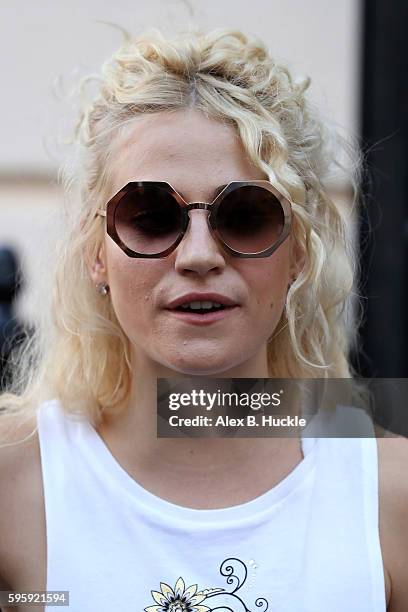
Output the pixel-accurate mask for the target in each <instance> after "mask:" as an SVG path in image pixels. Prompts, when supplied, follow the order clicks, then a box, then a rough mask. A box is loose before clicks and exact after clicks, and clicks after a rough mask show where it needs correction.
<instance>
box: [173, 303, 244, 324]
mask: <svg viewBox="0 0 408 612" xmlns="http://www.w3.org/2000/svg"><path fill="white" fill-rule="evenodd" d="M238 308H239V306H226V307H225V308H222V309H220V310H216V311H212V312H207V313H204V314H199V313H195V312H190V311H188V312H183V311H182V310H174V309H167V312H169V313H170V314H171V315H173V316H174V317H175V318H176V319H179V320H180V321H183V322H184V323H191V324H192V325H210V324H211V323H216V322H217V321H222V320H223V319H226V318H228V317H231V316H232V315H233V314H234V312H236V310H237V309H238Z"/></svg>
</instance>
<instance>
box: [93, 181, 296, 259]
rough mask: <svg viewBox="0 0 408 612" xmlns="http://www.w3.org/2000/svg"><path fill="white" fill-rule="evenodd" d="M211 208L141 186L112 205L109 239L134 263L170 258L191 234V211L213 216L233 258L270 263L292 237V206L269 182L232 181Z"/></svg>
mask: <svg viewBox="0 0 408 612" xmlns="http://www.w3.org/2000/svg"><path fill="white" fill-rule="evenodd" d="M216 193H217V195H216V197H215V199H214V200H213V202H211V203H205V202H191V203H187V202H186V201H185V200H184V198H183V197H182V196H181V195H180V194H179V193H178V192H177V191H176V190H175V189H174V188H173V187H172V186H171V185H169V183H166V182H161V181H136V182H131V183H128V184H127V185H125V186H124V187H122V189H120V191H118V193H116V194H115V195H114V196H113V197H112V198H111V199H110V200H109V202H108V204H107V206H106V211H105V210H102V209H98V213H97V214H98V215H100V216H103V217H106V221H107V223H106V229H107V233H108V235H109V236H110V237H111V238H112V239H113V240H114V241H115V243H116V244H117V245H118V246H119V247H120V248H121V249H122V251H124V253H126V255H128V256H129V257H149V258H159V257H166V256H167V255H169V254H170V253H172V251H174V250H175V249H176V248H177V246H178V244H180V242H181V240H182V239H183V236H184V235H185V234H186V232H187V229H188V225H189V220H190V218H189V211H190V210H195V209H201V210H208V211H209V214H208V217H207V223H208V226H209V229H210V231H211V234H212V235H213V237H214V238H215V239H216V241H218V243H219V244H220V245H221V246H222V248H223V249H224V251H226V252H227V253H229V254H230V255H232V256H234V257H269V256H270V255H272V253H273V252H274V251H275V250H276V249H277V248H278V247H279V245H280V244H282V242H283V241H284V240H285V239H286V238H287V236H288V235H289V233H290V227H291V216H292V209H291V204H290V202H289V200H288V199H287V198H285V197H284V196H283V195H282V194H281V193H279V191H278V190H277V189H276V188H275V187H274V186H273V185H271V183H270V182H269V181H265V180H263V181H232V182H230V183H228V184H227V185H222V186H220V187H219V188H218V189H217V190H216Z"/></svg>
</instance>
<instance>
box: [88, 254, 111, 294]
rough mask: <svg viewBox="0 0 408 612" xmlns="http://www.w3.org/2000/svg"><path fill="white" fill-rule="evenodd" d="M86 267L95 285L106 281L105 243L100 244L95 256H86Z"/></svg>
mask: <svg viewBox="0 0 408 612" xmlns="http://www.w3.org/2000/svg"><path fill="white" fill-rule="evenodd" d="M87 268H88V270H89V275H90V277H91V280H92V282H93V283H95V285H97V284H98V283H106V282H108V270H107V265H106V252H105V245H104V244H101V245H100V247H99V248H98V251H97V254H96V257H95V256H94V257H91V256H90V255H88V256H87Z"/></svg>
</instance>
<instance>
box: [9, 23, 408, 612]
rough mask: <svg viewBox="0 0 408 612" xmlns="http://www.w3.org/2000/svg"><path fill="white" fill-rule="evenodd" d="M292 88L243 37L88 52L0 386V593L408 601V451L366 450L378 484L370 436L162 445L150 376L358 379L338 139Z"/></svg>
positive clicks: (250, 601) (307, 604)
mask: <svg viewBox="0 0 408 612" xmlns="http://www.w3.org/2000/svg"><path fill="white" fill-rule="evenodd" d="M306 88H307V83H306V82H305V83H300V84H298V83H296V82H295V81H293V79H292V77H291V75H290V73H289V72H288V70H287V69H286V68H285V67H283V66H281V65H279V64H277V63H276V62H275V61H274V60H273V59H272V58H271V57H270V56H269V55H268V52H267V51H266V49H265V47H264V46H263V45H262V44H261V43H260V42H258V41H255V40H251V39H248V38H247V37H246V36H244V35H243V34H241V33H239V32H224V31H216V32H212V33H209V34H196V35H193V34H189V35H186V36H184V37H183V36H180V37H179V38H178V39H176V40H167V39H165V38H164V37H163V36H162V35H160V34H159V33H157V32H153V33H148V34H146V35H144V36H141V37H139V38H138V39H137V40H132V39H131V38H130V37H129V36H126V38H125V41H124V43H123V46H122V48H121V49H120V50H119V51H118V52H117V53H116V55H115V56H114V57H113V58H112V60H111V61H110V62H108V63H106V64H105V65H104V67H103V75H102V77H101V78H100V90H99V94H98V95H97V97H96V99H95V100H93V102H92V103H91V104H89V105H88V106H86V107H85V108H84V109H83V111H82V112H81V115H80V118H79V121H78V124H77V129H76V136H77V140H78V150H79V151H80V153H81V154H80V155H79V156H78V158H77V164H76V165H75V166H74V169H73V170H71V173H70V172H69V171H68V169H67V168H66V169H65V171H66V174H65V186H66V188H67V191H68V192H72V194H73V197H72V206H71V208H70V209H69V210H68V214H67V218H66V220H64V223H65V224H66V227H67V229H66V234H65V237H64V240H63V243H62V244H61V245H60V246H59V255H58V258H57V262H56V270H55V276H54V287H53V294H52V301H51V304H50V309H51V310H50V314H45V315H44V323H43V325H42V327H40V329H39V330H38V333H37V337H36V339H34V340H33V341H32V342H31V344H30V346H29V347H28V348H27V349H26V352H25V354H24V355H23V356H22V357H20V364H21V368H20V369H21V374H20V377H18V376H17V375H16V383H15V393H11V392H10V393H8V394H5V395H4V396H3V398H2V406H3V407H4V408H5V415H4V416H3V417H2V427H3V436H2V437H3V441H4V442H5V444H4V447H3V448H2V449H1V468H0V469H1V484H2V490H3V492H4V494H3V496H2V500H1V512H0V517H1V519H0V533H1V538H0V542H1V543H0V567H1V571H0V574H1V576H2V579H3V583H4V585H5V586H4V588H6V587H7V588H10V589H13V590H14V591H21V590H44V589H46V588H47V589H48V590H64V591H65V590H66V591H69V592H70V606H71V609H72V610H74V611H75V612H79V611H81V612H84V611H88V610H89V611H91V610H92V611H93V610H98V611H102V610H112V609H115V610H121V611H122V610H136V609H138V610H140V609H145V610H147V611H149V612H150V611H151V612H159V611H160V610H171V611H173V612H175V611H176V610H180V611H181V610H183V611H184V610H186V611H187V610H188V611H193V612H206V611H207V610H214V609H229V610H255V609H257V608H261V609H262V610H266V609H268V610H277V611H279V612H282V611H283V610H291V611H294V610H296V611H300V610H302V611H306V610H308V611H309V610H310V611H311V610H313V612H318V611H320V610H322V611H325V612H327V610H329V609H330V610H331V611H332V612H334V611H340V610H341V611H342V612H344V610H348V611H351V610H353V611H354V610H355V611H358V612H364V611H366V610H367V611H368V610H370V612H371V611H373V610H375V611H377V610H378V611H380V610H385V609H386V605H388V609H389V610H392V611H393V612H395V611H397V612H398V611H401V612H402V610H405V609H406V607H407V606H408V591H407V587H406V581H405V580H404V571H405V570H404V569H403V568H404V561H405V562H406V561H407V560H408V559H407V550H408V546H407V536H406V535H405V531H404V527H406V525H407V522H406V519H407V511H406V509H405V507H404V499H405V500H406V499H407V494H408V491H407V487H406V485H404V484H403V483H402V482H399V479H398V477H397V476H398V470H400V472H399V473H400V476H401V470H402V465H403V462H404V461H406V459H407V456H408V451H407V447H406V443H405V440H403V439H395V440H392V441H391V440H382V441H381V442H380V441H379V442H378V450H379V453H378V457H379V465H380V488H378V476H377V442H376V440H375V438H371V439H370V438H368V439H358V438H357V439H340V438H338V439H336V438H334V439H332V438H328V439H324V438H322V439H306V438H301V439H300V438H295V437H293V438H288V439H287V440H286V439H285V440H283V439H279V438H262V439H251V438H237V439H226V438H199V439H191V438H183V439H172V438H157V436H156V430H155V422H156V380H157V378H170V377H173V376H183V375H184V376H186V375H187V376H197V375H199V376H204V377H207V376H210V377H219V378H222V377H227V378H232V377H233V378H248V377H254V378H255V377H256V378H268V377H270V378H277V377H281V378H285V377H286V378H316V377H323V378H325V377H326V378H349V377H350V376H351V375H352V371H351V368H350V365H349V362H348V355H349V349H350V346H351V345H352V343H353V342H355V336H354V334H355V332H354V330H353V328H352V325H351V323H350V317H349V308H348V305H349V304H348V301H349V298H350V293H351V288H352V286H353V277H354V270H355V260H354V255H353V249H352V248H351V245H350V242H349V238H348V233H347V232H346V229H345V224H344V220H343V217H342V214H341V213H340V211H339V209H338V207H337V205H336V204H335V203H334V202H333V201H332V200H331V199H330V197H329V195H328V194H327V192H326V190H325V188H324V181H325V178H326V176H327V174H328V173H329V172H330V171H331V168H332V164H333V162H335V161H336V155H334V153H333V150H334V151H335V152H336V154H337V150H336V146H338V145H336V144H334V146H331V145H332V144H333V143H332V140H331V137H330V134H329V132H328V130H327V128H326V127H325V126H324V125H323V123H322V122H321V121H320V120H319V118H318V117H317V115H316V113H315V112H314V111H313V109H312V108H311V105H310V103H309V102H308V101H307V99H306V97H305V90H306ZM75 187H76V191H75V190H74V188H75ZM194 203H201V205H200V206H191V204H194ZM208 204H210V205H213V206H214V209H213V210H211V206H208ZM188 205H190V206H189V207H188ZM217 205H218V209H217ZM249 209H251V211H253V210H256V215H254V214H252V213H251V214H250V212H249ZM215 210H216V212H214V211H215ZM237 211H238V212H237ZM271 211H272V212H271ZM209 215H210V216H209ZM211 215H212V217H211ZM210 219H212V220H213V221H214V223H213V224H212V223H211V221H210ZM259 219H260V220H261V221H260V222H259ZM68 224H69V225H68ZM265 228H267V230H268V231H266V230H265ZM254 254H257V256H256V257H254V256H253V255H254ZM183 306H184V308H187V309H188V310H190V311H191V312H187V311H186V310H183ZM209 308H211V309H212V310H216V309H221V312H220V311H218V312H216V313H214V314H210V313H208V312H206V310H205V309H209ZM194 311H195V312H194ZM199 311H200V312H199ZM201 311H202V312H201ZM44 312H45V313H46V312H47V311H44ZM18 391H20V392H19V393H18ZM37 425H38V427H36V426H37ZM24 437H25V440H24V441H23V442H21V443H20V444H16V443H15V442H17V441H18V440H21V438H24ZM379 493H380V495H379ZM404 496H405V497H404ZM379 500H380V517H381V526H380V528H381V531H380V535H381V538H380V539H379V526H378V514H377V513H378V506H379ZM22 609H24V608H22Z"/></svg>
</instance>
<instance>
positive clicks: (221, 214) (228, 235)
mask: <svg viewBox="0 0 408 612" xmlns="http://www.w3.org/2000/svg"><path fill="white" fill-rule="evenodd" d="M284 224H285V215H284V210H283V207H282V205H281V203H280V202H279V200H278V198H277V197H276V196H275V195H274V194H273V193H271V192H270V191H268V190H267V189H265V188H264V187H259V186H257V185H243V186H241V187H238V188H237V189H234V190H233V191H231V192H230V193H228V194H227V195H226V196H225V197H224V199H223V200H222V202H221V203H220V205H219V208H218V211H217V229H218V232H219V234H220V236H221V239H222V240H223V241H224V242H225V243H226V244H227V245H228V246H229V247H231V248H232V249H234V251H239V252H240V253H259V252H261V251H265V250H266V249H267V248H268V247H270V246H272V245H274V244H275V243H276V242H277V241H278V240H279V238H280V236H281V234H282V232H283V228H284Z"/></svg>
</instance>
